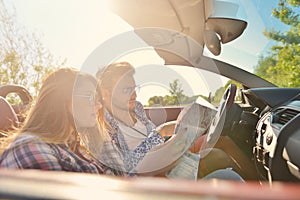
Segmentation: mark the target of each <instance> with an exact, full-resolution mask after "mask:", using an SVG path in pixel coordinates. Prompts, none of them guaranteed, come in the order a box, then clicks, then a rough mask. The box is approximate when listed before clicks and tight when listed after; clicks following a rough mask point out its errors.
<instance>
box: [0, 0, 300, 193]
mask: <svg viewBox="0 0 300 200" xmlns="http://www.w3.org/2000/svg"><path fill="white" fill-rule="evenodd" d="M241 2H242V3H241ZM241 2H240V3H237V1H231V0H230V1H229V0H224V1H223V0H186V1H182V0H151V1H149V0H126V1H124V0H113V1H111V10H112V11H113V12H114V13H115V14H117V15H119V16H120V17H121V18H122V19H123V20H124V21H126V22H127V23H128V24H129V25H131V26H132V27H133V31H131V32H130V34H128V32H127V33H124V34H120V35H118V36H115V37H113V38H111V39H109V40H108V41H106V42H104V43H103V44H101V45H100V46H99V48H97V49H96V50H95V51H94V52H93V53H92V54H91V55H90V57H89V58H88V59H87V60H86V62H85V63H84V64H83V67H82V68H83V70H85V66H91V62H92V61H94V58H96V57H99V53H101V56H102V57H103V58H104V59H105V61H103V62H104V63H102V64H106V63H109V62H112V61H113V60H116V59H120V60H122V56H124V55H126V54H132V53H134V52H135V51H137V50H140V49H147V48H149V47H150V48H151V50H152V51H154V52H155V53H156V54H157V55H158V56H159V57H160V58H162V59H163V61H164V64H163V65H159V66H158V65H154V64H151V63H150V64H149V65H147V66H142V67H140V68H138V69H137V73H136V81H137V83H138V84H140V85H142V87H143V86H144V88H146V87H147V86H148V85H149V83H151V84H152V86H157V85H158V86H160V87H162V88H166V87H168V83H170V82H172V81H173V80H174V79H179V80H182V83H183V87H185V84H186V83H187V85H188V86H190V88H194V87H196V88H197V87H198V88H206V89H207V90H205V92H203V93H202V96H205V97H209V96H210V94H214V93H215V92H216V91H217V90H218V88H219V87H222V88H225V89H223V91H224V93H223V96H222V98H220V99H221V101H220V102H218V104H217V105H215V109H216V110H217V114H216V115H215V118H214V119H213V121H212V123H211V126H210V128H209V129H208V131H207V137H206V139H205V142H204V144H205V145H208V146H209V147H213V146H214V144H216V142H217V140H218V139H219V138H220V137H222V136H227V137H230V138H231V139H232V140H233V141H234V143H235V145H236V146H238V147H239V149H240V150H241V151H242V152H243V153H244V155H246V157H247V158H249V160H251V162H252V164H253V166H254V170H255V172H256V179H255V180H253V179H251V180H247V178H245V181H246V183H241V182H235V181H224V180H206V181H197V182H194V181H188V180H168V179H164V178H157V177H139V178H137V179H129V180H124V179H122V178H111V177H102V176H101V177H99V176H95V175H82V174H73V173H59V172H39V171H27V172H25V171H24V172H23V171H22V172H12V171H5V170H0V176H1V179H0V184H1V187H0V197H4V198H7V199H21V198H25V199H27V198H30V199H31V198H37V199H43V198H46V199H52V198H53V199H57V198H59V199H65V198H66V199H70V198H71V199H73V198H74V199H85V198H87V197H88V198H94V197H95V198H99V197H102V195H104V194H105V195H108V196H107V197H106V198H110V197H112V198H130V199H150V198H161V199H196V198H197V199H199V198H205V199H206V198H214V197H216V198H217V199H299V197H300V191H299V186H300V185H299V181H300V171H299V168H300V157H299V155H298V152H299V149H300V126H299V124H300V88H279V87H277V86H276V85H274V84H273V83H270V82H268V81H266V80H264V79H263V78H260V77H258V76H256V75H254V74H253V73H252V72H251V70H249V66H248V67H247V66H246V65H247V64H245V63H247V62H248V61H249V62H250V58H253V56H254V55H255V58H256V59H255V58H254V59H253V60H254V65H255V64H257V57H259V55H260V54H263V53H266V51H265V49H264V48H265V47H266V46H268V45H269V43H268V42H266V41H265V40H264V39H262V38H263V37H264V36H263V34H262V31H261V30H262V29H260V22H261V21H260V20H262V21H263V22H264V23H267V21H264V19H263V18H258V22H257V24H255V22H254V21H253V16H252V15H251V12H254V11H255V12H256V13H255V14H262V13H263V12H264V11H263V10H264V9H267V8H270V6H267V4H268V3H262V1H253V2H252V1H251V2H250V3H249V2H244V1H241ZM260 3H261V4H260ZM259 5H261V7H259ZM247 6H249V7H247ZM247 9H249V10H248V11H247V12H246V10H247ZM258 11H259V12H258ZM268 12H271V11H270V9H269V10H268ZM253 15H254V14H253ZM255 17H257V16H256V15H255ZM258 32H259V33H258ZM132 33H134V34H135V35H136V36H138V38H139V39H141V40H142V41H143V43H142V44H138V45H135V44H133V43H131V42H130V41H129V40H127V39H128V38H131V36H132V35H131V34H132ZM251 34H253V35H254V37H250V35H251ZM255 38H256V39H258V40H257V41H254V39H255ZM124 39H125V40H124ZM249 40H253V41H249ZM120 42H121V44H122V45H123V44H124V45H123V46H122V47H120ZM261 43H263V44H261ZM116 45H118V46H116ZM126 45H129V46H126ZM130 45H133V46H130ZM256 45H257V46H259V47H257V48H255V46H256ZM252 46H253V47H252ZM108 48H109V50H108ZM103 49H105V50H103ZM116 49H117V50H116ZM227 52H229V53H227ZM250 54H251V55H250ZM249 55H250V56H249ZM226 56H227V57H226ZM247 56H248V57H247ZM226 58H227V59H226ZM248 59H249V60H248ZM242 61H244V62H242ZM251 62H252V61H251ZM177 66H181V69H180V70H178V69H177ZM251 67H253V66H251ZM182 69H183V70H182ZM160 70H161V71H160ZM190 70H192V72H191V73H190V74H189V75H187V76H184V74H185V73H186V72H190ZM94 72H95V70H94ZM174 72H176V73H174ZM199 77H200V79H201V80H202V81H203V82H204V83H203V82H202V83H201V82H199V83H195V82H193V83H192V82H191V81H193V80H198V78H199ZM157 78H159V79H157ZM224 80H225V82H224ZM229 80H232V81H235V83H237V84H240V85H241V86H240V87H239V88H237V87H236V85H235V84H229V85H227V86H226V87H225V84H226V81H229ZM153 83H155V84H153ZM217 84H221V85H220V86H217ZM191 85H192V86H191ZM142 89H143V88H142ZM0 94H2V93H1V88H0ZM191 94H192V95H193V96H197V95H198V94H199V93H198V92H195V90H193V92H192V93H191ZM155 95H159V94H153V95H152V96H155ZM1 96H3V97H5V96H6V94H2V95H1ZM197 97H198V100H195V102H196V103H199V104H202V103H203V100H201V99H202V98H201V97H199V95H198V96H197ZM207 99H208V101H209V98H207ZM29 103H30V101H29V100H28V99H27V98H26V99H25V104H29ZM211 103H212V102H211V101H209V102H206V104H205V106H208V105H209V107H210V106H213V105H212V104H211ZM145 104H147V103H145ZM185 106H186V105H185V104H184V103H182V102H179V105H178V106H173V107H167V106H163V105H157V106H156V107H148V106H145V109H146V112H147V114H148V117H149V118H151V120H152V121H153V122H154V123H156V124H157V125H160V124H162V123H165V122H169V121H173V120H176V119H177V116H178V115H179V113H180V112H181V110H182V109H183V108H184V107H185ZM15 107H16V106H15ZM213 107H214V106H213ZM18 108H20V107H18ZM14 111H16V112H19V111H18V109H16V108H15V110H14ZM195 117H197V116H195ZM14 119H15V120H22V119H16V118H14ZM1 120H3V118H2V119H1ZM6 126H7V124H6ZM5 128H6V127H5ZM196 145H197V144H196ZM201 145H203V143H201ZM197 148H198V149H201V146H200V147H199V146H198V147H197ZM44 188H47V189H44ZM48 188H49V190H48ZM29 191H30V192H29ZM87 195H91V196H87Z"/></svg>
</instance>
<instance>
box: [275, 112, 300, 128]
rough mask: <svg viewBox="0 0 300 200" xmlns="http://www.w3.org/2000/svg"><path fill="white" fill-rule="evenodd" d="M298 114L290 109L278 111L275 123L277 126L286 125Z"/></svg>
mask: <svg viewBox="0 0 300 200" xmlns="http://www.w3.org/2000/svg"><path fill="white" fill-rule="evenodd" d="M299 113H300V112H299V111H297V110H292V109H284V110H280V111H279V112H277V113H276V114H275V115H276V119H277V120H276V121H277V123H279V124H282V125H284V124H286V123H288V122H289V121H290V120H291V119H293V118H294V117H295V116H296V115H298V114H299Z"/></svg>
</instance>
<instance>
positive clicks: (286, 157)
mask: <svg viewBox="0 0 300 200" xmlns="http://www.w3.org/2000/svg"><path fill="white" fill-rule="evenodd" d="M272 90H273V89H272ZM279 90H282V89H279ZM251 92H252V94H253V93H255V92H256V91H251ZM251 92H250V93H251ZM268 92H270V90H268V89H265V91H264V90H263V89H260V91H259V94H264V95H260V99H263V100H261V101H264V102H265V103H266V104H267V105H266V107H265V109H264V110H263V111H262V112H261V116H260V119H259V121H258V123H257V126H256V130H255V145H254V147H253V153H254V157H255V158H256V162H257V165H258V166H260V167H261V168H262V169H263V170H264V172H265V176H266V177H265V178H266V179H268V180H269V181H276V180H279V181H292V182H298V181H300V172H299V168H300V157H299V156H298V152H299V148H300V129H299V124H300V89H287V90H285V92H283V93H284V94H289V95H283V94H281V95H280V96H279V95H276V96H277V98H275V99H274V98H270V99H272V100H269V101H266V99H267V96H270V95H268ZM277 92H278V91H277ZM257 94H258V93H256V97H257ZM294 94H296V95H294ZM293 95H294V97H293V98H290V97H291V96H293ZM284 99H289V100H287V101H286V102H285V103H282V102H281V101H284Z"/></svg>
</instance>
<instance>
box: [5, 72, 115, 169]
mask: <svg viewBox="0 0 300 200" xmlns="http://www.w3.org/2000/svg"><path fill="white" fill-rule="evenodd" d="M100 108H101V104H100V103H99V101H98V92H97V81H96V79H95V78H94V77H93V76H92V75H88V74H84V73H81V72H80V71H78V70H76V69H72V68H62V69H58V70H56V71H55V72H53V73H51V74H50V75H49V76H47V77H46V79H45V80H44V82H43V85H42V87H41V90H40V93H39V95H38V97H37V99H36V101H35V104H34V105H33V106H32V108H31V110H30V111H29V113H28V115H27V117H26V120H25V122H24V124H23V125H22V126H21V127H20V128H19V129H18V130H14V133H10V136H9V137H6V138H2V139H1V142H0V144H1V150H0V153H1V156H0V168H13V169H41V170H59V171H74V172H90V173H106V172H108V171H109V169H108V168H106V167H105V166H104V165H102V164H101V163H99V161H97V160H96V159H94V158H93V157H92V156H91V155H90V154H88V151H87V150H86V149H85V148H84V147H83V146H81V144H82V142H83V143H84V140H88V139H90V137H93V138H97V147H98V148H99V151H101V145H102V141H103V138H104V137H105V136H104V133H105V131H103V130H102V129H101V128H100V127H99V126H98V122H97V115H98V112H99V110H100ZM86 129H92V130H93V133H92V134H87V132H86V131H83V130H86ZM78 130H80V131H83V134H81V133H80V131H78ZM80 136H81V137H80ZM108 173H109V172H108Z"/></svg>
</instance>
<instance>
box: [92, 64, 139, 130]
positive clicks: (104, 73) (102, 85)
mask: <svg viewBox="0 0 300 200" xmlns="http://www.w3.org/2000/svg"><path fill="white" fill-rule="evenodd" d="M134 73H135V68H134V67H133V66H132V65H131V64H130V63H128V62H115V63H112V64H110V65H108V66H106V67H103V68H101V69H99V70H98V72H97V74H96V77H97V79H98V87H99V92H100V93H101V96H102V97H103V96H104V95H103V91H104V90H109V91H113V89H114V87H115V86H116V84H117V82H118V81H119V80H121V79H122V77H123V76H133V75H134ZM102 104H103V107H102V109H101V111H100V115H99V116H98V119H99V120H98V121H99V123H100V124H101V126H102V127H106V129H108V130H110V131H111V130H112V127H110V125H109V124H108V123H107V122H106V120H105V119H104V118H105V116H104V113H105V111H104V109H108V110H109V107H108V106H106V108H105V100H104V99H102Z"/></svg>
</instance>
